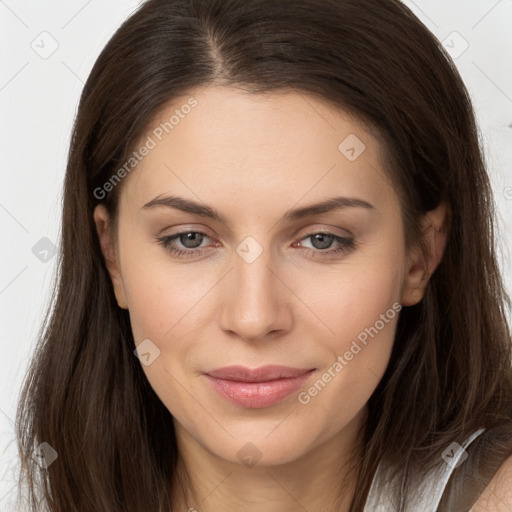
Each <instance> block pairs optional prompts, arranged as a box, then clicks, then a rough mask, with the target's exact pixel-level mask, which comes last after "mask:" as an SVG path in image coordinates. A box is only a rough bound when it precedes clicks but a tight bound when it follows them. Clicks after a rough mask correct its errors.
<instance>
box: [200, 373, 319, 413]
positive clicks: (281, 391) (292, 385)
mask: <svg viewBox="0 0 512 512" xmlns="http://www.w3.org/2000/svg"><path fill="white" fill-rule="evenodd" d="M313 372H314V370H311V371H309V372H307V373H305V374H304V375H300V376H299V377H291V378H288V379H278V380H270V381H267V382H238V381H232V380H225V379H217V378H215V377H212V376H210V375H205V376H206V378H207V380H208V382H209V383H210V385H211V386H212V387H213V389H215V391H217V393H219V395H221V396H222V397H223V398H225V399H226V400H228V401H229V402H231V403H234V404H236V405H239V406H240V407H246V408H248V409H262V408H263V407H270V406H272V405H275V404H277V403H279V402H280V401H281V400H283V399H284V398H286V397H287V396H289V395H290V394H292V393H293V392H294V391H297V390H299V389H300V388H301V386H302V385H303V384H304V382H305V381H306V380H307V379H308V378H309V377H310V375H311V374H312V373H313Z"/></svg>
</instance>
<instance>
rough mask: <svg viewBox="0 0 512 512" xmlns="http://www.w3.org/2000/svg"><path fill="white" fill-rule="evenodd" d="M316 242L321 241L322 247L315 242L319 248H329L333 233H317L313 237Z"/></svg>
mask: <svg viewBox="0 0 512 512" xmlns="http://www.w3.org/2000/svg"><path fill="white" fill-rule="evenodd" d="M313 241H314V242H318V241H319V242H320V247H317V246H316V245H315V243H313V246H315V247H316V248H317V249H327V248H328V247H329V246H330V245H331V242H332V235H322V234H317V235H315V236H314V237H313Z"/></svg>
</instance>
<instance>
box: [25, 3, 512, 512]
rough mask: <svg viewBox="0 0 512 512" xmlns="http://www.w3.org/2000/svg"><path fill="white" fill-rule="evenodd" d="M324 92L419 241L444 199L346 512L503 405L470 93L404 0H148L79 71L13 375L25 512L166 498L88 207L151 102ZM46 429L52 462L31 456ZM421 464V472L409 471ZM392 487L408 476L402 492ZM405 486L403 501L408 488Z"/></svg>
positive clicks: (486, 423)
mask: <svg viewBox="0 0 512 512" xmlns="http://www.w3.org/2000/svg"><path fill="white" fill-rule="evenodd" d="M213 83H214V84H220V85H236V86H237V87H243V88H245V89H246V90H247V91H249V92H255V93H261V92H272V91H279V90H288V91H297V92H300V93H301V94H310V95H314V96H315V97H317V98H320V99H322V100H324V101H328V102H329V103H330V104H332V106H333V108H340V109H343V110H345V111H348V112H349V113H352V114H353V115H354V116H355V117H356V118H357V119H359V120H362V121H363V122H365V123H366V124H367V126H369V127H371V129H372V130H373V131H374V132H375V133H377V134H379V137H380V139H381V140H382V144H383V147H384V150H385V154H386V161H385V162H384V163H385V165H386V170H387V172H388V174H389V176H390V177H391V179H392V181H393V183H394V184H395V186H396V188H397V191H398V192H399V196H400V200H401V206H402V212H403V220H404V229H405V235H406V240H407V244H408V246H411V244H413V243H416V242H418V241H420V240H421V231H420V221H421V218H422V216H423V215H424V214H425V213H426V212H428V211H430V210H433V209H434V208H435V207H437V206H438V205H439V204H440V203H441V202H442V201H445V202H446V203H447V204H448V207H449V211H450V227H449V229H450V232H449V236H448V242H447V245H446V250H445V254H444V257H443V259H442V261H441V263H440V265H439V267H438V268H437V270H436V272H435V273H434V274H433V276H432V277H431V279H430V282H429V285H428V287H427V290H426V293H425V296H424V298H423V300H422V301H421V302H420V303H418V304H417V305H416V306H412V307H406V308H404V309H403V310H402V311H401V313H400V318H399V322H398V327H397V333H396V339H395V343H394V347H393V353H392V356H391V360H390V363H389V366H388V368H387V370H386V373H385V375H384V377H383V378H382V380H381V382H380V383H379V385H378V387H377V389H376V391H375V392H374V394H373V395H372V397H371V399H370V401H369V403H368V411H369V416H368V422H367V424H366V428H365V431H364V440H363V446H364V456H363V458H362V460H360V461H357V471H358V475H359V484H358V486H357V491H356V494H355V496H354V499H353V502H352V506H351V511H352V512H358V511H359V512H360V511H361V510H362V509H363V507H364V502H365V499H366V496H367V493H368V488H369V485H370V482H371V479H372V476H373V474H374V472H375V470H376V467H377V465H378V464H379V462H380V461H381V460H383V459H384V458H385V459H386V460H388V461H389V462H390V463H391V464H392V465H393V466H394V467H396V468H397V469H404V468H405V469H406V471H401V472H400V473H397V475H398V474H399V485H398V486H397V491H396V492H397V493H403V491H404V490H405V489H407V486H408V478H409V475H410V474H411V473H410V472H411V471H413V470H414V468H420V467H423V468H425V467H428V466H430V465H433V464H435V463H436V461H438V460H439V454H440V452H441V451H442V450H443V449H445V448H446V447H447V446H448V445H450V444H451V443H452V442H453V441H459V442H462V440H464V439H465V438H466V437H467V436H468V435H469V434H471V433H472V432H473V431H475V430H477V429H479V428H480V427H488V428H491V427H493V426H496V425H506V424H509V422H510V421H511V420H512V369H511V364H512V354H511V336H510V327H509V325H508V324H507V319H506V309H507V308H509V307H510V300H509V297H508V296H507V294H506V291H505V289H504V286H503V282H502V279H501V277H500V273H499V268H498V264H497V258H496V252H495V251H496V249H495V247H496V246H495V238H496V237H495V231H494V228H493V226H494V223H495V221H494V217H493V216H494V204H493V200H492V194H491V188H490V184H489V180H488V176H487V173H486V169H485V164H484V161H483V156H482V150H481V147H480V144H479V133H478V130H477V127H476V124H475V115H474V112H473V108H472V104H471V101H470V97H469V94H468V91H467V90H466V88H465V85H464V83H463V82H462V80H461V77H460V75H459V74H458V72H457V70H456V68H455V66H454V64H453V62H452V60H451V59H450V57H449V56H448V54H447V53H446V52H445V50H444V49H443V47H442V45H441V43H439V42H438V41H437V40H436V39H435V37H434V36H433V35H432V34H431V33H430V32H429V31H428V30H427V29H426V28H425V26H424V25H423V24H422V23H421V22H420V21H419V20H418V19H417V18H416V17H415V16H414V15H413V14H412V12H411V11H410V10H409V9H408V8H407V7H405V6H404V5H403V4H402V3H400V2H399V1H398V0H293V1H290V0H148V1H147V2H145V3H144V4H143V5H142V6H141V7H140V8H139V9H138V10H137V11H136V12H135V13H134V14H133V15H132V16H131V17H130V18H129V19H128V20H127V21H126V22H124V23H123V25H122V26H121V27H120V28H119V29H118V31H117V32H116V33H115V34H114V36H113V37H112V39H111V40H110V41H109V43H108V44H107V46H106V47H105V48H104V50H103V51H102V53H101V55H100V56H99V58H98V59H97V61H96V63H95V65H94V68H93V70H92V72H91V74H90V76H89V78H88V80H87V83H86V84H85V87H84V90H83V94H82V97H81V100H80V104H79V108H78V114H77V117H76V120H75V125H74V130H73V137H72V143H71V147H70V153H69V160H68V165H67V170H66V177H65V186H64V203H63V216H62V243H61V247H60V254H59V262H58V263H59V273H58V280H57V282H56V285H55V289H54V294H53V296H52V305H51V308H50V309H49V311H48V314H47V317H46V319H45V321H44V324H43V326H42V328H41V333H40V339H39V344H38V347H37V350H36V351H35V353H34V357H33V360H32V362H31V365H30V368H29V371H28V373H27V377H26V381H25V384H24V387H23V390H22V394H21V398H20V403H19V409H18V415H17V435H18V440H19V449H20V454H21V458H22V469H23V475H24V478H25V480H26V481H27V482H28V484H29V490H30V492H29V495H28V500H29V507H30V510H34V511H35V510H41V509H40V508H39V507H40V504H39V503H44V504H45V506H46V507H47V508H48V510H49V511H51V512H64V511H66V512H72V511H80V512H89V511H90V512H121V511H122V512H136V511H137V512H139V511H148V510H154V511H169V509H170V503H171V496H170V492H171V491H170V489H171V486H170V485H169V482H171V481H172V479H173V477H174V476H175V473H176V467H177V459H178V452H177V446H176V441H175V437H174V429H173V423H172V416H171V414H170V412H169V411H168V410H167V409H166V408H165V407H164V405H163V404H162V403H161V401H160V399H159V398H158V397H157V396H156V394H155V393H154V391H153V390H152V388H151V387H150V385H149V384H148V381H147V379H146V377H145V375H144V372H143V371H142V369H141V365H140V363H139V361H138V360H137V358H136V357H134V355H133V350H134V348H135V344H134V340H133V337H132V333H131V328H130V323H129V317H128V313H127V312H126V311H125V310H122V309H120V308H118V307H117V303H116V300H115V297H114V294H113V289H112V285H111V281H110V277H109V274H108V272H107V268H106V266H105V262H104V259H103V256H102V253H101V250H100V245H99V241H98V237H97V234H96V230H95V225H94V222H93V209H94V207H95V206H96V205H97V204H98V203H100V202H105V203H106V205H107V207H108V209H109V212H110V213H111V215H112V216H113V218H114V219H115V218H116V215H117V203H118V197H119V193H120V191H121V190H122V182H121V183H120V185H119V186H117V187H114V189H113V190H112V191H111V192H110V193H109V194H108V195H106V197H104V198H98V193H96V194H95V190H97V189H98V187H101V186H102V185H103V184H104V183H106V182H108V180H109V179H111V177H112V176H113V175H114V174H115V172H116V171H117V170H118V169H119V167H120V166H122V165H123V162H125V161H126V160H127V158H129V154H130V152H132V151H133V150H134V145H135V143H136V142H137V140H139V138H140V137H141V136H142V135H143V134H144V133H145V129H146V128H147V126H148V123H149V122H150V120H151V119H152V117H153V116H154V115H155V114H156V113H157V112H158V111H159V109H161V108H162V107H163V106H164V105H165V104H167V103H168V102H169V101H171V100H172V99H173V98H175V97H178V96H180V95H182V94H185V93H186V92H187V91H188V90H190V89H191V88H193V87H196V86H205V87H206V86H208V85H209V84H213ZM40 443H48V445H49V446H51V447H52V448H53V449H54V450H55V452H56V453H57V454H58V459H57V461H55V462H54V463H53V464H51V465H50V466H49V467H47V468H46V469H45V468H44V467H43V469H41V467H40V465H38V464H37V463H36V462H34V459H33V457H32V455H33V452H34V450H35V449H36V447H38V446H39V445H40ZM408 470H410V471H408ZM399 489H401V490H402V491H400V490H399ZM402 501H403V500H402Z"/></svg>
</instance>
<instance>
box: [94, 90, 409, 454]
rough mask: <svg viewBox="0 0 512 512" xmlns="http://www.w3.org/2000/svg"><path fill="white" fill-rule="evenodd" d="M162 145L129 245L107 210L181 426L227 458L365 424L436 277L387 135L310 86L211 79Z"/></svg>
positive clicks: (145, 343) (128, 208) (156, 130)
mask: <svg viewBox="0 0 512 512" xmlns="http://www.w3.org/2000/svg"><path fill="white" fill-rule="evenodd" d="M191 98H193V100H191ZM184 105H193V106H192V107H191V108H185V107H184ZM176 110H178V112H176ZM173 115H174V116H175V117H174V119H173V120H172V121H171V123H172V129H171V128H169V124H167V125H165V123H166V122H167V123H169V120H170V119H171V116H173ZM162 126H166V128H167V131H168V132H169V133H166V130H165V129H163V128H162ZM148 137H149V138H148ZM150 139H151V141H150ZM144 144H145V145H146V147H149V148H150V149H149V150H148V151H144V150H142V151H140V152H139V155H141V154H142V153H147V154H146V155H145V156H141V159H140V161H138V163H137V165H136V167H135V168H134V169H133V170H131V171H130V174H129V175H128V176H126V177H125V178H124V179H125V180H126V181H125V182H124V183H123V189H122V193H121V196H120V203H119V204H120V207H119V224H118V240H117V245H116V246H115V247H114V248H112V247H111V246H110V245H109V239H108V238H107V237H106V236H105V230H104V227H105V225H106V224H107V222H108V216H107V214H106V212H105V209H104V207H103V206H102V205H100V206H98V207H97V208H96V211H95V221H96V224H97V227H98V233H99V235H100V238H101V240H102V247H103V249H104V254H105V256H106V258H107V262H108V266H109V271H110V273H111V276H112V280H113V283H114V287H115V292H116V296H117V298H118V301H119V304H120V305H121V306H125V307H127V308H128V310H129V315H130V320H131V326H132V329H133V336H134V339H135V343H136V344H137V345H140V347H141V350H140V353H141V354H143V355H142V356H141V363H142V367H143V370H144V372H145V374H146V376H147V378H148V380H149V382H150V384H151V386H152V387H153V389H154V390H155V392H156V393H157V395H158V396H159V397H160V399H161V400H162V402H163V403H164V404H165V406H166V407H167V408H168V409H169V411H170V412H171V413H172V415H173V417H174V418H175V424H176V428H177V431H178V432H179V433H181V434H180V435H181V436H182V437H184V438H185V437H186V438H188V439H193V440H194V442H195V443H197V445H198V446H202V447H203V448H204V449H206V450H207V451H208V452H209V453H211V454H213V455H215V456H217V457H220V458H222V459H223V460H225V461H230V462H234V463H240V461H242V458H243V456H244V453H245V452H244V450H245V451H246V452H247V451H249V453H248V454H246V455H249V456H253V457H258V458H259V463H260V464H281V463H286V462H290V461H292V460H294V459H297V458H298V457H301V456H302V455H305V454H306V453H308V452H310V451H311V450H314V449H315V448H316V447H318V446H320V445H321V444H322V443H325V442H326V441H328V440H330V439H332V438H334V437H335V436H336V435H338V434H339V433H340V432H343V431H344V430H346V429H349V428H350V426H351V425H353V424H354V421H355V420H356V418H359V417H360V416H361V413H362V411H364V409H365V404H366V402H367V400H368V399H369V397H370V396H371V394H372V392H373V391H374V389H375V388H376V386H377V384H378V382H379V380H380V379H381V377H382V375H383V373H384V371H385V369H386V366H387V364H388V361H389V357H390V352H391V348H392V345H393V339H394V334H395V329H396V324H397V320H398V316H399V313H398V311H399V309H400V307H401V306H400V304H404V305H409V304H412V303H413V302H414V298H413V296H412V295H411V293H412V292H411V291H410V290H411V289H414V288H416V285H417V284H418V283H414V281H415V279H416V280H417V278H418V275H419V273H418V271H417V269H416V267H415V260H414V259H413V257H412V255H411V254H409V252H408V251H407V250H406V247H405V245H404V233H403V224H402V217H401V211H400V207H399V200H398V197H397V195H396V193H395V191H394V189H393V187H392V185H391V184H390V182H389V180H388V178H387V177H386V175H385V173H384V170H383V167H382V153H381V151H382V148H381V146H380V144H379V142H378V140H377V139H376V138H374V137H373V136H372V135H371V134H370V133H369V132H368V131H366V130H365V129H364V128H363V126H362V125H361V124H360V123H358V122H357V120H355V119H352V118H350V117H349V116H348V115H347V114H346V113H344V112H343V111H341V110H336V109H334V108H333V107H332V106H329V105H327V104H324V103H323V102H320V101H319V100H317V99H315V98H313V97H310V96H307V95H304V94H297V93H293V92H289V93H274V94H272V95H254V94H248V93H244V92H241V91H239V90H236V89H228V88H221V87H218V88H217V87H213V86H210V87H208V88H207V89H205V90H195V91H193V92H192V93H191V94H190V95H186V96H183V97H181V98H178V99H175V100H174V101H173V103H172V105H170V106H168V107H166V108H165V109H163V110H162V111H161V112H160V113H159V115H158V116H157V117H156V118H155V120H154V122H153V124H152V125H151V126H150V127H149V129H148V131H147V133H146V134H145V135H144V137H142V138H141V141H140V144H139V145H138V146H137V147H138V148H139V147H141V146H142V145H144ZM171 197H172V198H174V201H171V200H170V199H169V198H171ZM177 198H181V200H178V199H177ZM329 200H331V204H330V205H329V204H327V206H326V205H325V204H324V206H323V207H321V208H317V209H309V208H310V207H311V206H312V205H315V204H318V203H325V202H326V201H329ZM192 203H194V204H195V205H196V206H194V208H192V207H191V206H192ZM214 213H215V214H216V215H214ZM207 214H208V215H207ZM141 344H142V345H141ZM235 365H236V366H241V367H243V368H242V369H240V368H238V369H235V370H233V369H227V370H226V367H231V366H235ZM273 365H277V366H280V367H286V369H282V368H281V369H279V368H278V369H277V370H276V369H275V368H272V367H270V368H268V367H269V366H273ZM265 367H267V368H265ZM253 370H255V371H253ZM247 443H252V444H251V445H249V444H247ZM241 449H242V451H240V450H241ZM251 450H253V452H254V453H250V452H251ZM241 457H242V458H241Z"/></svg>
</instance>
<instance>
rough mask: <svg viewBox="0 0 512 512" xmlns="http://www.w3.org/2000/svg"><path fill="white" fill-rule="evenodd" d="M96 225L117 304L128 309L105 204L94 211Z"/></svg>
mask: <svg viewBox="0 0 512 512" xmlns="http://www.w3.org/2000/svg"><path fill="white" fill-rule="evenodd" d="M93 217H94V223H95V225H96V232H97V234H98V239H99V242H100V246H101V252H102V254H103V257H104V259H105V264H106V266H107V269H108V272H109V275H110V279H111V281H112V285H113V288H114V295H115V296H116V300H117V303H118V305H119V307H120V308H122V309H128V304H127V300H126V293H125V290H124V284H123V279H122V276H121V270H120V268H119V261H118V257H117V254H116V250H115V248H114V246H113V241H112V236H111V232H110V216H109V214H108V211H107V209H106V207H105V205H103V204H99V205H98V206H96V208H95V209H94V215H93Z"/></svg>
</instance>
